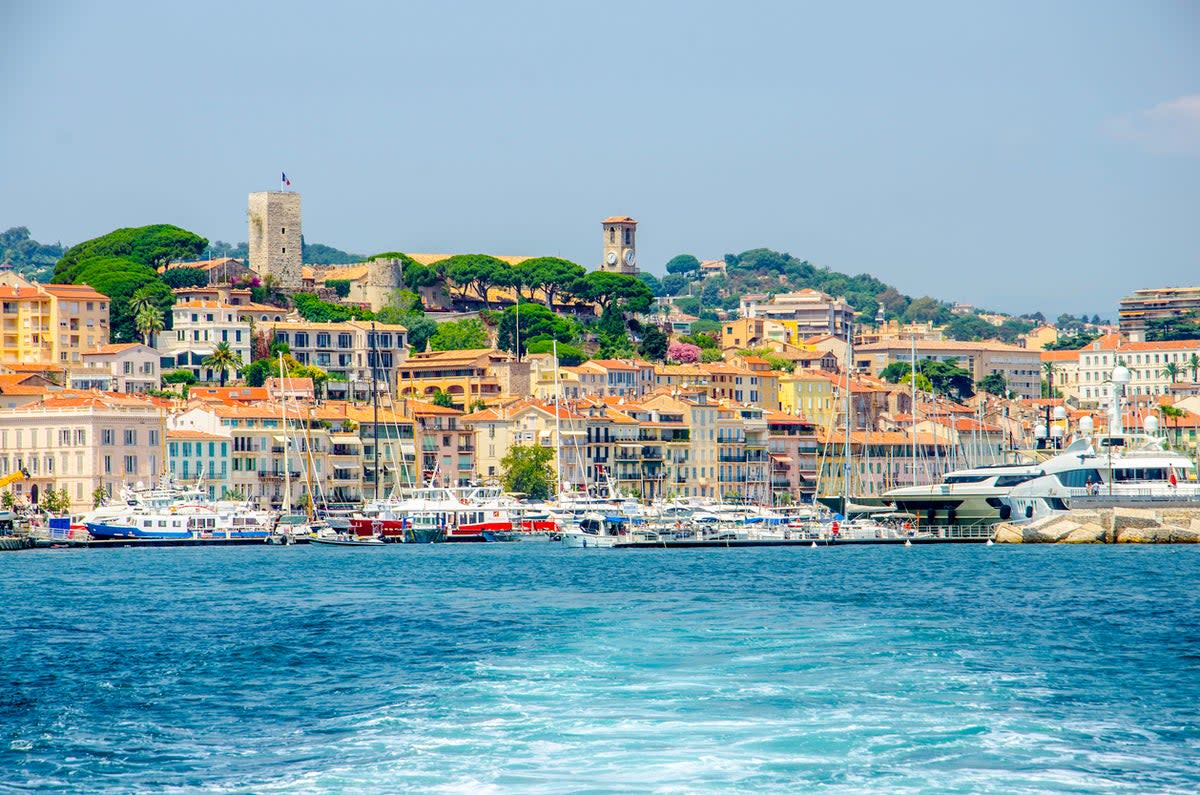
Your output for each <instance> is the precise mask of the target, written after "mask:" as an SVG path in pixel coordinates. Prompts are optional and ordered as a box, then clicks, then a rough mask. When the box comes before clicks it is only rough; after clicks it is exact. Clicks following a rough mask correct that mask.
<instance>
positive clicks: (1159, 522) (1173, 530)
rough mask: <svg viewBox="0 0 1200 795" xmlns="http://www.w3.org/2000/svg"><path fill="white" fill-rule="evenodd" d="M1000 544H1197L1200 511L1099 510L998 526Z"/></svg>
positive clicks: (997, 535) (1189, 509)
mask: <svg viewBox="0 0 1200 795" xmlns="http://www.w3.org/2000/svg"><path fill="white" fill-rule="evenodd" d="M994 540H995V542H996V543H997V544H1196V543H1200V508H1097V509H1094V510H1075V511H1070V512H1068V513H1065V514H1062V515H1059V516H1048V517H1046V518H1045V519H1039V520H1037V521H1035V522H1030V523H1029V524H1011V523H1007V522H1006V523H1004V524H999V525H997V526H996V534H995V536H994Z"/></svg>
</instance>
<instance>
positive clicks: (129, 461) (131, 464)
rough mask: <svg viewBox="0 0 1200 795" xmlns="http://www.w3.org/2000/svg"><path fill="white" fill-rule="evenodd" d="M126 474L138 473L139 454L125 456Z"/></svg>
mask: <svg viewBox="0 0 1200 795" xmlns="http://www.w3.org/2000/svg"><path fill="white" fill-rule="evenodd" d="M125 474H126V475H134V474H137V456H136V455H127V456H125Z"/></svg>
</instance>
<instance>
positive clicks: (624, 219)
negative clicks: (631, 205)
mask: <svg viewBox="0 0 1200 795" xmlns="http://www.w3.org/2000/svg"><path fill="white" fill-rule="evenodd" d="M601 223H604V224H637V221H635V220H633V219H632V218H630V217H629V216H628V215H610V216H609V217H607V218H605V219H604V220H603V221H601Z"/></svg>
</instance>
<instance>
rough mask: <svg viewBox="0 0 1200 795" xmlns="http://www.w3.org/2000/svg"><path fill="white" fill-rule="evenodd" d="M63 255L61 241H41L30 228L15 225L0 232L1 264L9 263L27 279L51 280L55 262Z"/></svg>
mask: <svg viewBox="0 0 1200 795" xmlns="http://www.w3.org/2000/svg"><path fill="white" fill-rule="evenodd" d="M62 255H63V247H62V244H61V243H39V242H38V241H36V240H34V239H33V238H32V237H31V236H30V234H29V228H28V227H25V226H14V227H12V228H11V229H7V230H5V231H4V232H0V265H9V266H11V267H12V269H13V270H15V271H16V272H17V273H19V274H21V275H22V276H23V277H25V278H26V279H31V280H33V281H38V282H48V281H50V276H51V274H52V273H53V272H54V263H56V262H58V258H59V257H61V256H62Z"/></svg>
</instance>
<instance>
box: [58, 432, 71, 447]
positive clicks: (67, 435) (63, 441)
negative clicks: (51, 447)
mask: <svg viewBox="0 0 1200 795" xmlns="http://www.w3.org/2000/svg"><path fill="white" fill-rule="evenodd" d="M58 444H59V445H60V446H61V447H69V446H70V444H71V432H70V431H68V430H62V431H59V432H58Z"/></svg>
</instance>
